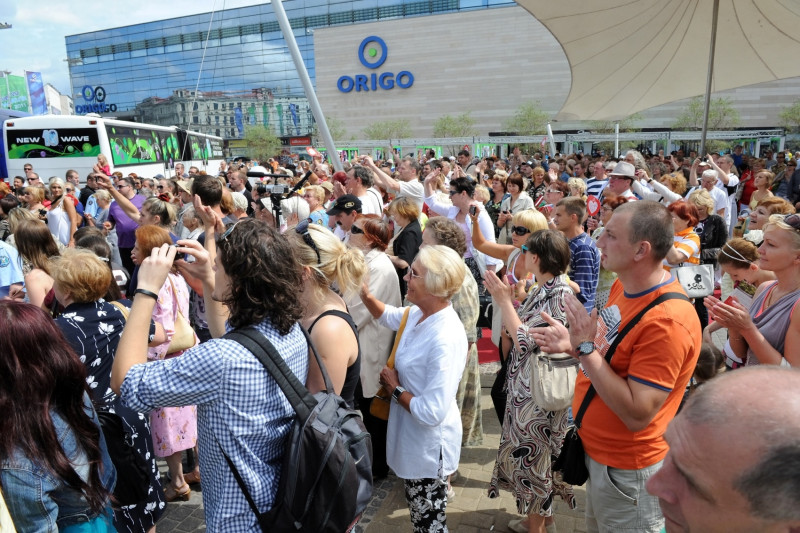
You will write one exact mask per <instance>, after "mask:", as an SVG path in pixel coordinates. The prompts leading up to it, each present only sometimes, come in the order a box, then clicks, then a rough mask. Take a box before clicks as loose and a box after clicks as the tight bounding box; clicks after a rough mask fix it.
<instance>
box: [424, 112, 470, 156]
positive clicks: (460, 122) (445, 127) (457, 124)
mask: <svg viewBox="0 0 800 533" xmlns="http://www.w3.org/2000/svg"><path fill="white" fill-rule="evenodd" d="M475 135H478V130H477V129H476V128H475V119H474V118H472V115H471V114H470V112H469V111H467V112H465V113H461V114H460V115H457V116H455V117H454V116H452V115H442V116H441V117H439V118H437V119H436V121H435V122H434V123H433V136H434V137H437V138H444V137H474V136H475ZM460 149H461V147H460V146H448V147H447V150H448V151H449V152H450V155H456V153H457V152H458V151H459V150H460Z"/></svg>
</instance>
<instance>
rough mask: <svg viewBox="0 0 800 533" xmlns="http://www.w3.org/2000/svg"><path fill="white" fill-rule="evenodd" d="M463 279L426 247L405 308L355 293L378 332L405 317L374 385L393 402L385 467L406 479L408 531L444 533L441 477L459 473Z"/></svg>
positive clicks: (460, 266)
mask: <svg viewBox="0 0 800 533" xmlns="http://www.w3.org/2000/svg"><path fill="white" fill-rule="evenodd" d="M358 222H359V221H358V220H356V223H358ZM468 275H469V272H468V270H467V267H466V265H465V264H464V261H463V259H462V258H461V256H459V255H458V254H457V253H456V252H454V251H453V250H452V249H450V248H447V247H445V246H425V247H424V248H422V249H421V250H420V251H419V253H418V254H417V257H416V258H415V259H414V262H413V263H412V264H411V268H409V270H408V274H407V275H406V282H407V283H408V295H407V297H408V301H409V302H411V306H410V307H406V308H404V307H395V306H392V305H386V304H385V303H384V302H382V301H380V300H379V299H378V298H376V297H375V296H374V295H372V294H371V293H370V291H369V290H368V288H366V287H365V288H363V289H362V291H361V300H362V302H363V303H364V305H365V307H366V308H367V309H368V310H369V312H370V314H371V315H372V316H373V317H374V318H376V319H377V320H379V321H380V324H381V325H382V326H383V327H385V328H388V329H389V330H392V331H396V330H398V329H399V328H400V324H401V321H403V317H404V316H406V317H407V319H406V324H405V329H403V333H402V336H401V342H400V344H399V345H398V348H397V353H396V354H395V368H389V367H384V368H383V370H381V373H380V382H381V384H382V385H383V386H384V387H385V388H386V390H387V391H389V392H390V393H391V395H392V397H393V399H394V401H393V402H392V403H391V406H390V411H389V428H388V432H387V439H386V442H387V450H386V457H387V462H388V464H389V466H390V467H391V468H392V470H393V471H394V473H395V474H397V477H399V478H400V479H402V480H403V481H404V484H405V494H406V502H407V503H408V507H409V509H410V511H411V522H412V526H413V528H414V531H447V516H446V510H447V477H448V476H449V475H450V474H452V473H453V472H455V471H456V469H457V468H458V461H459V458H460V455H461V433H462V428H461V419H460V415H459V412H458V405H457V404H456V393H457V391H458V382H459V379H460V378H461V372H454V371H453V370H454V369H461V368H463V367H464V365H465V364H466V357H467V339H466V335H465V334H464V329H463V327H462V326H461V320H460V319H459V317H458V315H457V314H456V312H455V310H454V309H453V306H452V305H451V303H450V299H451V298H452V297H453V295H454V294H455V293H456V292H458V290H459V289H460V288H461V286H462V284H463V282H464V277H465V276H468ZM406 312H407V313H408V314H406Z"/></svg>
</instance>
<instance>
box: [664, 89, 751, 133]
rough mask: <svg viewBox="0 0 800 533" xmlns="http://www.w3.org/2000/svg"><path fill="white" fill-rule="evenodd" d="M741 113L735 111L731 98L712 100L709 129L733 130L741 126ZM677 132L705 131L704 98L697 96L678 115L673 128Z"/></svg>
mask: <svg viewBox="0 0 800 533" xmlns="http://www.w3.org/2000/svg"><path fill="white" fill-rule="evenodd" d="M740 122H741V119H740V117H739V112H738V111H737V110H736V109H734V107H733V102H732V101H731V99H730V98H712V99H711V101H710V102H709V108H708V129H709V131H710V130H732V129H733V128H735V127H736V126H738V125H739V123H740ZM672 127H673V128H674V129H677V130H701V129H703V97H701V96H696V97H694V98H692V99H691V100H690V101H689V104H688V105H687V106H686V108H685V109H684V110H683V111H682V112H681V114H680V115H678V118H677V119H676V120H675V124H673V126H672Z"/></svg>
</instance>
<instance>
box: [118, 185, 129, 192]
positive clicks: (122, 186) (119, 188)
mask: <svg viewBox="0 0 800 533" xmlns="http://www.w3.org/2000/svg"><path fill="white" fill-rule="evenodd" d="M125 187H128V188H130V185H128V184H125V185H117V190H118V191H121V190H122V189H124V188H125Z"/></svg>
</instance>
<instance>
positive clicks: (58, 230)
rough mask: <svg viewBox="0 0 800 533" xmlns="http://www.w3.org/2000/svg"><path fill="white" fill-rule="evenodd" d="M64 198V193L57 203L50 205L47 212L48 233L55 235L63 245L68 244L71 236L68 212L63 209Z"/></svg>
mask: <svg viewBox="0 0 800 533" xmlns="http://www.w3.org/2000/svg"><path fill="white" fill-rule="evenodd" d="M66 198H67V196H66V195H64V196H62V197H61V200H59V201H58V204H56V205H53V206H50V210H49V211H48V212H47V226H48V227H49V228H50V233H52V234H53V235H55V236H56V237H57V238H58V240H59V241H60V242H61V244H63V245H64V246H67V245H68V244H69V240H70V238H71V237H72V235H71V234H70V230H71V229H72V224H71V223H70V220H69V214H68V213H67V212H66V211H65V210H64V200H65V199H66ZM71 201H72V200H70V202H71Z"/></svg>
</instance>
